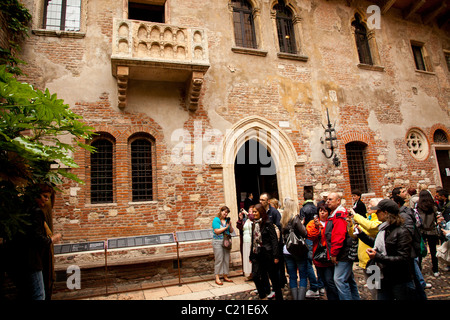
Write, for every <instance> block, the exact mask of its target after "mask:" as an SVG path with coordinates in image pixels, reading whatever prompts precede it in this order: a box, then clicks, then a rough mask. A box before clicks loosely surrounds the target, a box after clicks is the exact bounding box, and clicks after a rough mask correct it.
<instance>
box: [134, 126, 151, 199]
mask: <svg viewBox="0 0 450 320" xmlns="http://www.w3.org/2000/svg"><path fill="white" fill-rule="evenodd" d="M141 139H143V140H147V141H148V142H150V145H151V166H152V199H151V200H136V201H135V200H133V168H132V165H133V164H132V161H131V160H132V151H131V144H132V143H133V142H134V141H136V140H141ZM128 155H129V156H128V167H129V170H128V176H129V181H130V189H129V190H130V193H131V194H130V198H131V202H130V203H149V202H154V201H155V200H156V198H157V195H156V190H157V179H156V172H157V170H156V140H155V138H154V137H153V136H152V135H151V134H150V133H147V132H135V133H133V134H132V135H131V136H130V137H129V138H128Z"/></svg>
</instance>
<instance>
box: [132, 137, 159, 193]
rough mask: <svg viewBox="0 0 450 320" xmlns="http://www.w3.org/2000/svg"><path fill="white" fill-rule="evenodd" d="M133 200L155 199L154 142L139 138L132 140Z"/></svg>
mask: <svg viewBox="0 0 450 320" xmlns="http://www.w3.org/2000/svg"><path fill="white" fill-rule="evenodd" d="M130 147H131V179H132V184H131V185H132V194H133V201H152V200H153V166H152V142H150V141H149V140H148V139H146V138H138V139H135V140H133V141H132V142H131V146H130Z"/></svg>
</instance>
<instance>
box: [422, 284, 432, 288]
mask: <svg viewBox="0 0 450 320" xmlns="http://www.w3.org/2000/svg"><path fill="white" fill-rule="evenodd" d="M431 287H432V285H431V283H426V284H425V287H424V289H430V288H431Z"/></svg>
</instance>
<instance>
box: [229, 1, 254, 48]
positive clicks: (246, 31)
mask: <svg viewBox="0 0 450 320" xmlns="http://www.w3.org/2000/svg"><path fill="white" fill-rule="evenodd" d="M231 4H232V6H233V24H234V37H235V41H236V46H238V47H244V48H253V49H256V48H257V45H256V36H255V24H254V21H253V13H252V11H253V9H252V6H251V5H250V4H249V3H248V2H247V1H245V0H233V1H231Z"/></svg>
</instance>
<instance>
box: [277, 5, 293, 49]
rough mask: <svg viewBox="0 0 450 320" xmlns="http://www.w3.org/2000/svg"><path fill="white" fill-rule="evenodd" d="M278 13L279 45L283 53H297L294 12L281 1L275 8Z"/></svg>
mask: <svg viewBox="0 0 450 320" xmlns="http://www.w3.org/2000/svg"><path fill="white" fill-rule="evenodd" d="M273 8H274V10H275V11H276V21H277V33H278V43H279V46H280V51H281V52H286V53H293V54H295V53H297V48H296V45H295V33H294V23H293V21H292V17H293V15H292V11H291V10H290V9H289V8H288V7H287V6H286V5H285V3H284V1H282V0H279V1H278V4H276V5H275V6H274V7H273Z"/></svg>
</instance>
